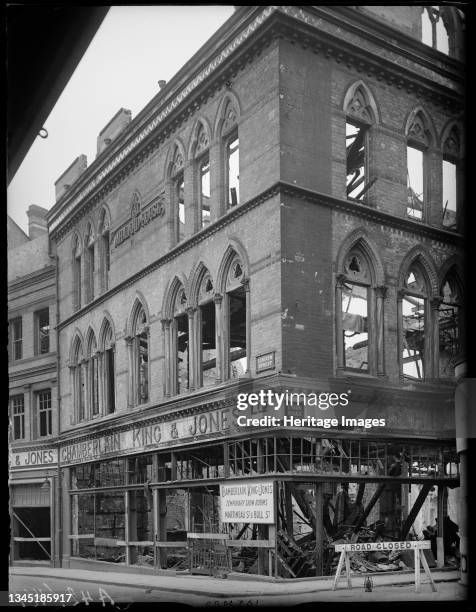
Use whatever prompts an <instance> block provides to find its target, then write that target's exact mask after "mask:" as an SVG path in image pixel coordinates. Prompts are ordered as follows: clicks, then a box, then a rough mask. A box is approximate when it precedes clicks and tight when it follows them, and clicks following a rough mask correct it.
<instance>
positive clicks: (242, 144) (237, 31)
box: [48, 6, 464, 577]
mask: <svg viewBox="0 0 476 612" xmlns="http://www.w3.org/2000/svg"><path fill="white" fill-rule="evenodd" d="M441 28H443V30H441ZM462 29H463V24H462V14H461V13H460V12H459V11H458V10H456V9H453V8H445V9H441V10H439V11H436V12H435V11H434V10H431V11H428V10H427V9H423V8H422V7H418V6H412V7H409V6H406V7H364V6H361V7H321V6H319V7H305V8H298V7H237V10H236V11H235V13H234V15H233V16H232V17H231V18H230V19H229V20H228V21H227V22H226V23H225V24H224V26H223V27H222V28H221V29H220V30H219V31H218V32H217V33H216V34H215V35H214V36H213V37H212V38H211V39H210V40H209V41H208V42H207V43H206V44H205V45H204V46H203V47H202V48H201V49H200V51H199V52H198V53H197V54H196V55H195V56H194V57H193V58H192V59H191V60H190V61H189V62H188V63H187V64H186V65H185V66H184V68H182V69H181V70H180V71H179V72H178V73H177V75H176V76H174V77H173V79H172V80H171V81H170V82H169V83H167V84H165V86H163V87H162V88H161V91H160V92H159V93H158V94H157V96H156V97H155V98H154V99H153V100H152V101H151V102H150V103H149V104H148V105H147V106H146V107H145V108H144V109H143V110H142V111H141V113H139V115H138V116H137V117H135V118H134V119H132V118H131V113H130V112H129V111H127V110H126V109H121V110H120V111H118V113H117V114H116V115H115V116H114V117H113V118H112V120H111V121H110V122H109V124H108V125H107V126H106V127H105V128H104V129H103V130H102V132H101V134H100V135H99V137H98V152H97V157H96V159H95V160H94V161H93V162H92V163H91V164H90V165H89V166H88V165H87V161H86V159H85V157H84V156H79V157H78V158H77V159H76V160H75V162H73V164H72V165H71V166H70V167H69V168H68V169H67V170H66V172H65V173H64V174H63V175H62V176H61V177H60V178H59V179H58V181H57V182H56V194H57V201H56V204H55V205H54V207H53V208H52V209H51V210H50V212H49V214H48V228H49V232H50V239H51V244H52V249H53V251H54V253H55V255H56V258H57V265H58V296H57V300H58V301H57V307H58V316H59V324H58V328H57V329H58V338H59V346H58V352H59V372H58V387H59V391H58V410H59V415H60V441H59V445H58V451H59V463H60V471H61V478H60V483H59V488H58V491H57V494H58V500H59V502H58V503H60V504H61V518H60V519H59V522H58V525H57V533H56V535H57V538H58V550H59V551H60V553H59V556H61V560H60V559H59V556H58V562H60V563H62V564H63V565H64V566H87V567H90V566H91V564H94V563H96V562H97V561H106V562H108V563H119V564H121V565H122V564H124V565H125V566H127V567H130V568H132V569H134V568H138V567H140V568H142V569H144V568H146V567H150V568H153V567H155V568H158V567H160V568H162V569H166V568H176V567H180V564H181V563H182V564H183V563H184V559H185V558H186V548H187V547H189V544H190V538H189V539H187V534H189V535H190V533H195V534H196V533H209V532H214V533H218V532H220V533H223V532H226V533H227V534H229V536H230V538H231V540H230V548H231V549H232V551H233V555H232V557H233V563H234V567H240V564H242V565H241V566H242V567H244V568H245V569H244V571H250V572H257V573H266V574H267V573H272V574H276V575H281V576H286V577H295V576H303V575H308V574H316V573H317V574H318V575H321V574H323V573H328V572H329V571H330V567H331V561H332V558H331V557H332V555H331V554H330V553H329V550H330V547H329V543H330V542H331V541H333V540H334V539H336V538H339V537H343V535H345V533H350V532H355V533H358V531H359V529H361V528H362V527H363V526H364V525H365V524H366V523H367V524H368V525H371V524H373V526H374V528H375V529H376V527H375V523H379V524H380V525H384V529H385V530H386V536H387V537H393V538H397V539H398V538H401V539H405V538H406V537H409V533H410V529H411V527H412V525H413V523H414V521H415V517H416V516H417V515H419V512H421V509H422V507H423V508H424V507H425V503H429V502H428V501H427V502H425V500H426V498H427V495H428V492H429V491H430V489H431V487H434V486H437V487H438V516H439V517H442V518H443V517H444V516H445V514H446V513H447V512H448V510H447V508H448V503H447V500H448V496H449V497H450V498H451V497H452V496H454V495H455V491H457V488H458V482H459V481H458V465H457V462H456V453H455V441H454V414H453V395H454V380H453V367H454V360H455V358H456V357H457V356H458V355H459V354H460V353H461V351H462V333H461V322H462V311H463V303H462V294H463V287H462V278H463V275H462V263H461V258H462V247H463V244H462V234H461V210H462V206H463V193H462V187H461V184H462V181H461V176H462V163H463V150H464V148H463V147H464V143H463V119H462V112H463V67H462V50H463V47H462V38H461V37H462ZM442 33H443V34H444V36H442ZM422 38H423V40H424V42H422ZM442 45H443V46H442ZM445 45H446V46H445ZM262 390H266V391H267V390H270V391H272V392H273V393H286V392H287V393H300V394H301V393H306V394H308V395H311V394H316V396H318V395H320V394H327V395H326V397H327V398H328V399H329V398H331V399H332V400H334V398H337V397H338V396H340V397H342V394H344V395H345V394H347V396H348V399H349V403H348V405H347V407H346V408H345V411H344V409H343V408H342V407H340V408H339V407H338V406H330V405H329V406H327V410H325V411H324V410H322V409H321V410H319V408H318V407H316V406H304V405H303V402H302V401H294V402H292V403H291V405H289V406H288V407H286V408H285V409H283V410H282V411H281V412H280V414H279V416H280V417H281V418H283V417H284V416H285V415H287V416H295V417H296V418H300V417H306V416H314V417H323V416H325V417H335V418H337V419H338V425H337V426H336V425H333V426H332V427H331V428H330V429H325V430H324V429H323V428H322V427H321V428H319V427H312V426H306V425H303V426H301V427H296V426H295V427H291V426H284V424H282V426H280V427H272V426H268V425H267V424H265V425H260V426H258V427H257V426H253V425H247V426H242V425H240V424H239V423H238V421H237V417H238V416H240V415H241V414H243V415H245V416H247V417H251V416H253V417H257V416H259V417H265V416H271V415H274V416H276V411H275V410H274V409H273V406H271V405H269V403H268V405H265V406H260V407H254V408H250V409H249V410H247V411H246V412H243V413H242V412H240V411H239V410H238V409H237V395H238V394H240V393H247V394H249V393H258V392H260V391H262ZM329 394H335V395H332V396H330V395H329ZM333 403H335V402H333ZM343 416H345V417H349V418H355V419H365V418H370V419H371V418H384V419H385V420H386V426H385V427H382V428H380V429H379V427H374V428H366V427H365V426H364V425H362V423H360V425H362V426H361V427H359V426H358V425H359V424H358V423H357V422H356V423H355V426H354V427H350V428H349V427H343V426H342V425H341V418H342V417H343ZM243 479H246V482H250V480H254V481H256V482H257V483H260V484H263V483H264V485H268V484H269V483H274V484H273V485H272V488H273V495H274V498H273V499H274V501H273V510H272V514H273V517H272V522H270V521H266V520H264V519H263V520H261V518H263V517H261V515H260V513H259V512H258V514H255V515H254V517H255V518H256V519H257V517H261V518H260V520H251V519H250V520H248V521H246V520H242V521H237V522H236V523H234V524H232V523H225V522H223V521H222V520H221V518H220V517H222V515H220V512H219V506H220V485H227V484H233V483H234V484H238V485H239V484H240V483H242V482H243ZM409 487H410V490H409ZM263 490H265V489H263ZM448 491H451V493H448ZM415 492H417V493H415ZM415 498H416V501H415ZM237 516H238V515H237ZM244 516H245V515H243V517H244ZM248 516H250V515H248ZM452 518H453V519H454V520H456V521H457V517H456V516H453V517H452ZM442 523H443V520H441V521H440V525H442ZM441 529H442V528H440V533H439V537H440V538H442V537H443V533H442V531H441ZM349 530H350V531H349ZM443 562H444V559H443V556H442V554H441V553H440V554H439V563H440V564H442V563H443Z"/></svg>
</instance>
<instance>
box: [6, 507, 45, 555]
mask: <svg viewBox="0 0 476 612" xmlns="http://www.w3.org/2000/svg"><path fill="white" fill-rule="evenodd" d="M12 514H13V520H12V536H13V538H14V542H15V544H14V545H15V550H14V558H15V559H18V560H31V561H49V560H50V554H51V542H50V541H49V538H50V537H51V524H50V509H49V508H48V507H38V506H34V507H30V508H25V507H24V508H18V507H15V508H14V510H13V513H12ZM16 538H18V541H15V539H16Z"/></svg>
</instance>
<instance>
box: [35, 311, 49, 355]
mask: <svg viewBox="0 0 476 612" xmlns="http://www.w3.org/2000/svg"><path fill="white" fill-rule="evenodd" d="M49 352H50V311H49V308H43V309H42V310H38V311H37V312H35V353H36V354H37V355H43V354H45V353H49Z"/></svg>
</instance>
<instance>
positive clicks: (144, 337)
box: [132, 306, 149, 404]
mask: <svg viewBox="0 0 476 612" xmlns="http://www.w3.org/2000/svg"><path fill="white" fill-rule="evenodd" d="M132 341H133V367H134V378H133V380H134V383H135V384H134V386H135V402H136V403H137V404H145V403H147V402H148V401H149V325H148V321H147V315H146V313H145V311H144V308H143V307H142V306H139V307H138V309H137V312H136V316H135V322H134V327H133V340H132Z"/></svg>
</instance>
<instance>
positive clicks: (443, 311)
mask: <svg viewBox="0 0 476 612" xmlns="http://www.w3.org/2000/svg"><path fill="white" fill-rule="evenodd" d="M441 294H442V296H441V297H442V300H441V303H440V306H439V309H438V331H439V366H440V368H439V369H440V372H439V374H440V376H441V377H444V378H450V377H452V376H453V375H454V358H455V357H457V356H458V354H459V353H460V351H461V338H462V337H463V334H462V333H461V332H462V330H461V324H462V316H461V310H462V299H461V284H460V283H459V282H458V279H457V277H456V274H454V273H450V274H448V275H447V276H446V278H445V280H444V281H443V285H442V288H441Z"/></svg>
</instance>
